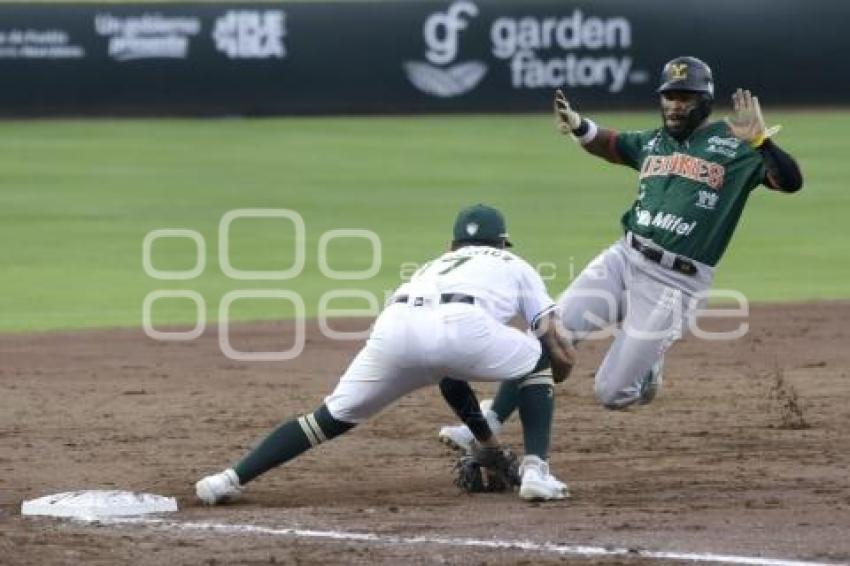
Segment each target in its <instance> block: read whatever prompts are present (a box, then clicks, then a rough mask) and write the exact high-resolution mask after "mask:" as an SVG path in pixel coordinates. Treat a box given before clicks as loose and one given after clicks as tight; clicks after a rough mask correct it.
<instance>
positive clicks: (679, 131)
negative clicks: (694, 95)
mask: <svg viewBox="0 0 850 566" xmlns="http://www.w3.org/2000/svg"><path fill="white" fill-rule="evenodd" d="M709 114H711V101H710V100H708V99H706V98H703V99H700V100H698V101H697V102H696V103H695V104H694V105H693V106H691V107H690V108H689V109H688V110H687V111H686V112H675V113H674V112H670V113H666V112H665V111H664V107H663V106H662V107H661V124H662V125H663V126H664V131H666V132H667V133H668V134H669V135H670V137H672V138H673V139H675V140H676V141H678V142H683V141H684V140H686V139H688V137H690V135H691V134H692V133H693V132H694V130H696V129H697V128H699V127H700V126H701V125H702V123H703V122H705V119H706V118H708V116H709ZM668 119H673V123H672V124H671V123H669V122H668Z"/></svg>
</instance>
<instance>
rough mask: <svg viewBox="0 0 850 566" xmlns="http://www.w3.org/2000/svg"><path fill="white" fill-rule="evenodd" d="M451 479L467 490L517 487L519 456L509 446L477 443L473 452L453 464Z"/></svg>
mask: <svg viewBox="0 0 850 566" xmlns="http://www.w3.org/2000/svg"><path fill="white" fill-rule="evenodd" d="M454 475H455V479H454V483H455V485H456V486H458V488H460V490H461V491H464V492H466V493H501V492H505V491H511V490H513V488H514V487H519V485H520V483H521V478H520V475H519V459H518V458H517V456H516V454H514V453H513V452H512V451H511V450H510V449H509V448H483V447H481V446H479V445H478V444H477V443H476V444H474V445H473V448H472V453H471V454H468V455H466V456H462V457H461V458H459V459H458V461H457V462H456V463H455V466H454Z"/></svg>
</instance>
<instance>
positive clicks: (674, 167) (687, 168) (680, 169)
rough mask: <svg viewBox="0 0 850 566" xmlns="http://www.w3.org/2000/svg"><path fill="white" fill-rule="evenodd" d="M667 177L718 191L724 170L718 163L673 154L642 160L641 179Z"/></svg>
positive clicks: (653, 156) (652, 156) (681, 154)
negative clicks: (699, 184) (673, 177)
mask: <svg viewBox="0 0 850 566" xmlns="http://www.w3.org/2000/svg"><path fill="white" fill-rule="evenodd" d="M668 175H677V176H679V177H685V178H686V179H691V180H692V181H697V182H699V183H703V184H705V185H708V186H709V187H711V188H712V189H714V190H715V191H719V190H720V188H721V187H722V186H723V179H724V177H725V176H726V168H725V167H723V165H720V164H719V163H713V162H711V161H706V160H704V159H700V158H699V157H693V156H691V155H685V154H683V153H674V154H673V155H650V156H648V157H647V158H646V159H645V160H644V162H643V166H642V167H641V169H640V178H641V179H645V178H647V177H666V176H668Z"/></svg>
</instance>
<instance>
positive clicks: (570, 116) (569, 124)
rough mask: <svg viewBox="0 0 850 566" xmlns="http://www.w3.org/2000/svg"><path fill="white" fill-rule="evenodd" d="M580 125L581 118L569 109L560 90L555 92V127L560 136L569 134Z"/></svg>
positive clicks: (565, 98) (567, 102)
mask: <svg viewBox="0 0 850 566" xmlns="http://www.w3.org/2000/svg"><path fill="white" fill-rule="evenodd" d="M579 125H581V116H579V113H578V112H576V111H575V110H573V109H572V108H571V107H570V103H569V101H568V100H567V97H566V96H564V93H563V92H561V89H558V90H556V91H555V127H556V128H557V129H558V131H559V132H561V133H562V134H569V133H571V132H572V131H573V130H575V129H576V128H578V127H579Z"/></svg>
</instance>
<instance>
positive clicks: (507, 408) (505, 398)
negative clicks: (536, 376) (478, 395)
mask: <svg viewBox="0 0 850 566" xmlns="http://www.w3.org/2000/svg"><path fill="white" fill-rule="evenodd" d="M519 383H520V380H519V379H512V380H510V381H503V382H502V385H501V386H500V387H499V392H498V393H496V397H495V398H494V399H493V406H492V407H490V410H491V411H493V412H494V413H496V417H497V418H498V419H499V422H502V423H503V422H505V421H507V420H508V419H509V418H510V416H511V415H512V414H513V412H514V411H515V410H516V408H517V405H518V404H519Z"/></svg>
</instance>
